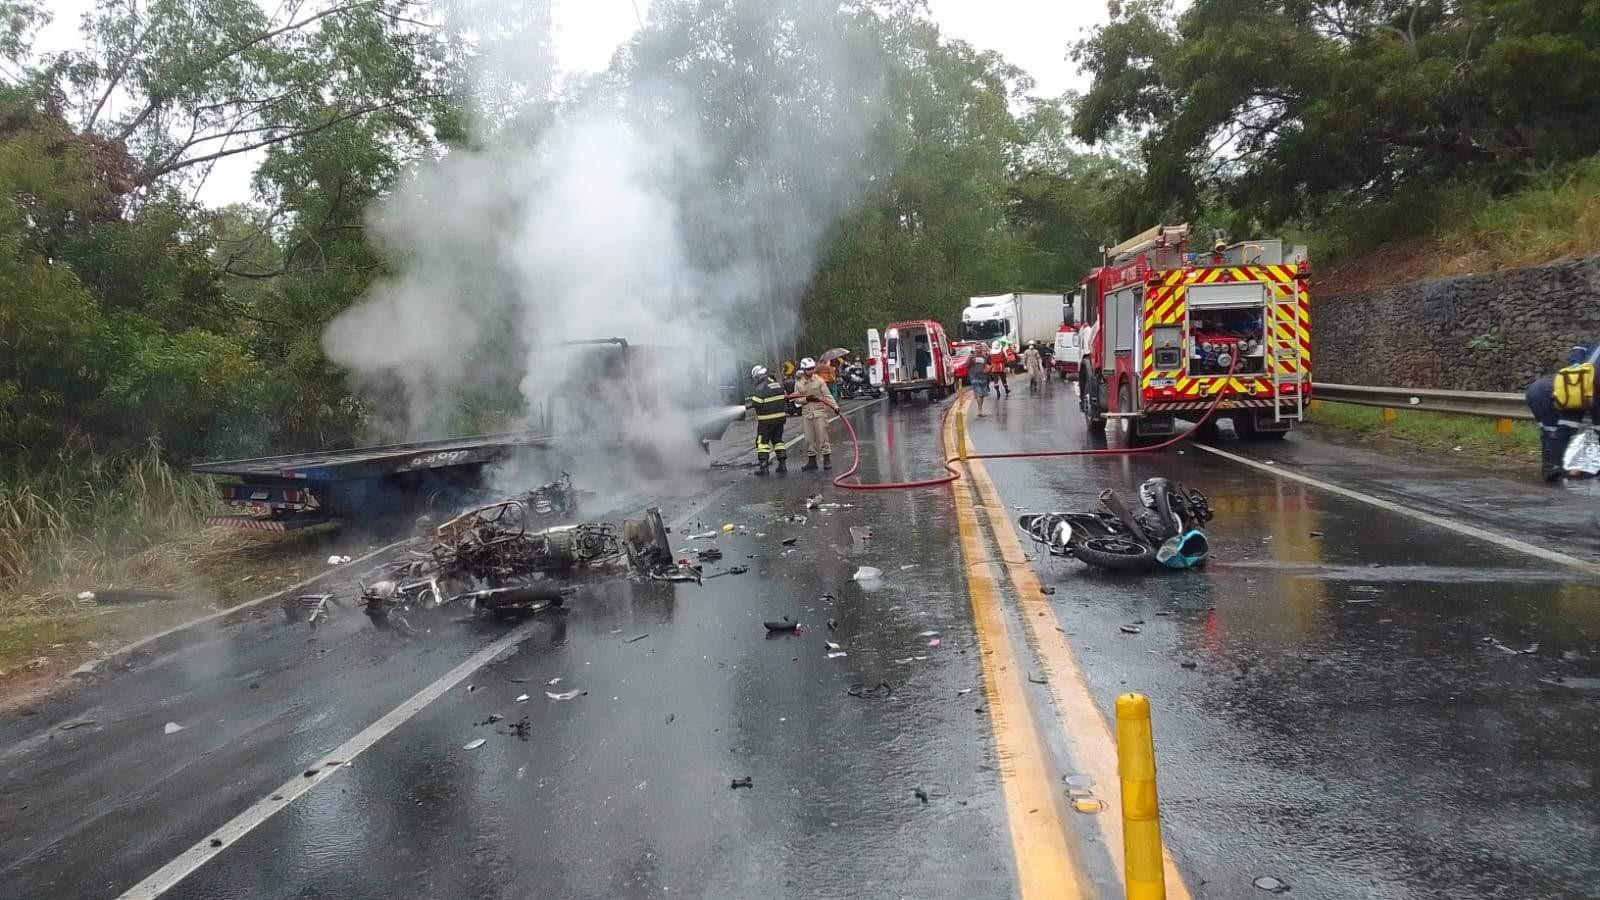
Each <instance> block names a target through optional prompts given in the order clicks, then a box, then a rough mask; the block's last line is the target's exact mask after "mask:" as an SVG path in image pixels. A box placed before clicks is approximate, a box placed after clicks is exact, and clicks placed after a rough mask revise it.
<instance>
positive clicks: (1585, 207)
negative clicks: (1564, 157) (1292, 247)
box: [1285, 157, 1600, 278]
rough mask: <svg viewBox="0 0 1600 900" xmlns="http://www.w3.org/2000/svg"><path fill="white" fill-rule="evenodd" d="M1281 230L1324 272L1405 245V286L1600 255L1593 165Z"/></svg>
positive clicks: (1385, 204) (1416, 193)
mask: <svg viewBox="0 0 1600 900" xmlns="http://www.w3.org/2000/svg"><path fill="white" fill-rule="evenodd" d="M1285 231H1286V235H1285V236H1286V237H1288V238H1291V239H1292V240H1295V241H1298V242H1300V243H1307V244H1309V245H1310V246H1311V250H1312V258H1313V260H1314V261H1316V262H1317V264H1318V265H1319V266H1320V267H1323V268H1324V269H1326V268H1328V267H1332V266H1338V265H1340V264H1346V263H1348V264H1350V265H1355V266H1360V265H1362V264H1363V262H1364V258H1365V257H1366V256H1367V255H1368V254H1370V253H1372V252H1373V251H1375V250H1379V249H1380V248H1384V247H1386V246H1388V245H1395V244H1405V245H1408V246H1407V248H1406V249H1405V251H1404V253H1403V255H1404V256H1405V257H1406V258H1407V260H1408V262H1410V263H1412V264H1408V265H1406V266H1405V271H1404V276H1405V277H1406V278H1434V277H1444V276H1449V275H1461V274H1465V273H1467V272H1490V271H1495V270H1499V269H1508V268H1516V267H1520V266H1530V265H1538V264H1540V263H1545V262H1549V261H1551V260H1554V259H1559V258H1561V257H1564V256H1576V255H1582V254H1589V253H1595V252H1600V157H1590V158H1588V159H1583V160H1579V161H1577V162H1574V163H1568V164H1565V165H1560V166H1551V167H1546V168H1538V169H1529V170H1528V171H1527V172H1525V173H1524V174H1523V175H1522V176H1521V177H1520V178H1518V179H1516V180H1515V187H1513V188H1511V189H1510V190H1495V189H1493V188H1491V186H1490V185H1488V184H1486V183H1484V182H1476V181H1468V182H1454V183H1447V184H1428V185H1411V186H1409V187H1406V188H1403V189H1401V190H1400V192H1398V193H1397V194H1396V195H1395V196H1393V197H1390V198H1388V199H1387V200H1384V201H1379V202H1371V203H1362V204H1355V205H1341V206H1337V207H1335V208H1332V209H1330V210H1328V211H1327V212H1326V213H1324V214H1323V215H1322V216H1320V217H1318V218H1317V219H1316V220H1314V221H1312V222H1308V223H1300V224H1298V225H1294V226H1291V227H1289V228H1287V229H1285ZM1392 263H1393V261H1392V260H1391V261H1389V262H1388V263H1386V264H1392Z"/></svg>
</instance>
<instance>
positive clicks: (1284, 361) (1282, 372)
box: [1266, 283, 1305, 422]
mask: <svg viewBox="0 0 1600 900" xmlns="http://www.w3.org/2000/svg"><path fill="white" fill-rule="evenodd" d="M1298 294H1299V288H1298V287H1295V288H1293V289H1291V290H1290V291H1289V292H1288V293H1283V292H1281V291H1279V290H1278V288H1277V286H1276V285H1273V284H1270V283H1269V284H1268V285H1267V320H1268V324H1267V328H1266V333H1267V334H1266V337H1267V362H1268V365H1270V366H1271V368H1272V397H1273V404H1272V417H1273V420H1274V421H1277V422H1283V421H1286V420H1287V421H1291V422H1298V421H1300V420H1301V419H1303V418H1304V417H1305V392H1304V385H1303V384H1301V379H1300V366H1299V362H1300V338H1299V337H1298V336H1297V335H1296V333H1295V327H1294V323H1295V320H1296V315H1297V314H1298V312H1299V307H1300V298H1299V297H1298V296H1297V295H1298ZM1291 363H1292V364H1294V371H1293V372H1290V371H1287V369H1288V366H1289V364H1291ZM1285 383H1292V384H1294V386H1295V391H1294V405H1293V406H1287V405H1285V404H1284V403H1283V402H1282V398H1283V385H1284V384H1285Z"/></svg>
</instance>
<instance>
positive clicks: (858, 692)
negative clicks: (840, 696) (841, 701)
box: [844, 681, 894, 698]
mask: <svg viewBox="0 0 1600 900" xmlns="http://www.w3.org/2000/svg"><path fill="white" fill-rule="evenodd" d="M844 692H845V693H846V694H849V695H850V696H852V697H884V698H893V697H894V685H892V684H890V683H889V682H887V681H880V682H878V683H877V685H875V686H874V687H870V688H869V687H867V686H866V685H865V684H864V683H860V682H858V683H856V684H852V685H850V686H849V687H847V688H845V689H844Z"/></svg>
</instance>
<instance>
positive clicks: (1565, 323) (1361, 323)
mask: <svg viewBox="0 0 1600 900" xmlns="http://www.w3.org/2000/svg"><path fill="white" fill-rule="evenodd" d="M1311 298H1312V299H1311V304H1312V305H1311V329H1312V375H1313V377H1314V378H1315V379H1316V380H1317V381H1326V382H1333V383H1337V384H1370V385H1379V386H1385V387H1421V388H1450V389H1456V390H1466V391H1521V390H1523V389H1524V388H1525V387H1527V385H1528V382H1530V381H1532V380H1534V379H1535V378H1537V377H1539V376H1541V375H1546V374H1549V373H1550V372H1552V371H1554V370H1555V369H1556V368H1558V367H1559V365H1560V363H1561V361H1562V359H1563V358H1564V357H1565V355H1566V350H1567V348H1568V347H1570V346H1572V345H1573V344H1577V343H1590V342H1593V341H1600V256H1588V257H1583V258H1580V259H1565V260H1560V261H1558V262H1554V263H1550V264H1549V265H1544V266H1534V267H1531V268H1526V269H1511V270H1508V271H1504V272H1494V273H1491V274H1488V275H1466V276H1462V277H1459V278H1441V279H1436V280H1433V281H1418V282H1413V283H1411V284H1402V285H1397V286H1394V287H1389V288H1384V289H1382V290H1377V291H1365V292H1362V293H1358V294H1346V295H1344V296H1339V297H1321V296H1318V294H1317V289H1316V281H1315V278H1313V280H1312V283H1311Z"/></svg>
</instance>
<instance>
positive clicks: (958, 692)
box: [956, 688, 972, 697]
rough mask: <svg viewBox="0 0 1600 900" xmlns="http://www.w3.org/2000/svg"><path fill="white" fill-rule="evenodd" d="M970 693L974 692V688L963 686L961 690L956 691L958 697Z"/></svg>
mask: <svg viewBox="0 0 1600 900" xmlns="http://www.w3.org/2000/svg"><path fill="white" fill-rule="evenodd" d="M970 693H972V688H962V689H961V690H959V691H956V696H957V697H965V696H966V695H968V694H970Z"/></svg>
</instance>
